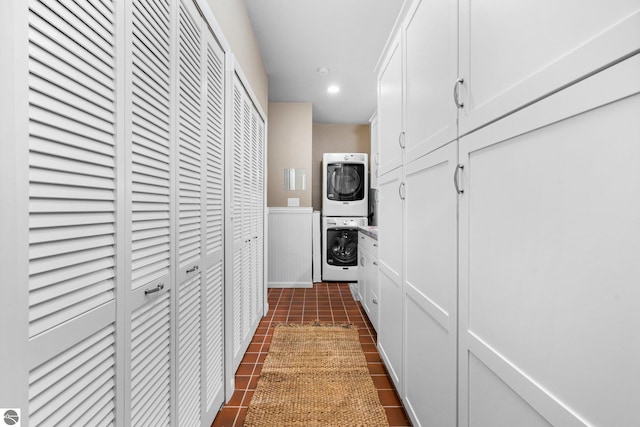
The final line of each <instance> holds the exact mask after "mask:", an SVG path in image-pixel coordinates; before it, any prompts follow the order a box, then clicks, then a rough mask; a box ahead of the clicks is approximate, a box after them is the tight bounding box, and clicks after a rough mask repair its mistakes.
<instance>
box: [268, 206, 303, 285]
mask: <svg viewBox="0 0 640 427" xmlns="http://www.w3.org/2000/svg"><path fill="white" fill-rule="evenodd" d="M268 216H269V246H268V248H269V254H270V256H269V269H268V271H269V280H268V285H269V286H270V287H308V288H310V287H312V286H313V280H312V241H311V240H312V234H313V229H312V216H313V210H312V209H311V208H269V214H268Z"/></svg>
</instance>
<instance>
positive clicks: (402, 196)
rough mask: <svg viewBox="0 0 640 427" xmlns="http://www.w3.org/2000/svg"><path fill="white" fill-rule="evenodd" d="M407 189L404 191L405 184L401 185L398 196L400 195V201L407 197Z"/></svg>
mask: <svg viewBox="0 0 640 427" xmlns="http://www.w3.org/2000/svg"><path fill="white" fill-rule="evenodd" d="M404 193H405V189H404V182H401V183H400V186H399V187H398V194H399V195H400V199H402V200H404V197H405V194H404Z"/></svg>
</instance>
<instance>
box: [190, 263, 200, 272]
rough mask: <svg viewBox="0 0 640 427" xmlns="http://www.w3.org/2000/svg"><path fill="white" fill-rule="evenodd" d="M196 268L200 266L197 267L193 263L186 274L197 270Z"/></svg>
mask: <svg viewBox="0 0 640 427" xmlns="http://www.w3.org/2000/svg"><path fill="white" fill-rule="evenodd" d="M198 269H200V267H198V266H197V265H194V266H193V267H191V268H190V269H188V270H187V274H190V273H193V272H194V271H198Z"/></svg>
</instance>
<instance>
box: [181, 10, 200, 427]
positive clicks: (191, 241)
mask: <svg viewBox="0 0 640 427" xmlns="http://www.w3.org/2000/svg"><path fill="white" fill-rule="evenodd" d="M177 43H178V46H177V48H178V70H177V73H178V76H177V77H178V105H177V107H178V111H177V114H178V129H177V130H178V132H177V144H178V176H177V185H178V207H177V208H178V212H177V223H178V238H177V240H178V241H177V257H178V271H177V277H178V278H177V281H176V282H177V283H178V289H177V293H178V294H177V310H176V316H177V334H178V335H177V337H176V341H177V357H178V360H177V363H178V367H177V399H178V407H177V410H178V414H177V415H178V421H177V422H178V425H180V426H185V427H187V426H199V425H200V424H201V407H202V403H201V397H202V396H201V373H202V370H201V355H202V342H201V341H202V335H201V334H202V327H201V326H202V325H201V306H202V297H203V296H202V284H203V274H202V270H203V265H202V250H203V239H202V235H203V234H204V233H205V232H206V230H205V229H204V227H203V221H202V219H203V218H202V204H203V200H204V199H203V197H202V192H203V190H202V180H203V175H202V173H201V168H202V163H203V158H202V156H203V152H202V139H203V111H204V108H205V106H204V103H203V90H202V89H203V78H202V68H203V67H202V65H203V59H202V58H203V56H202V20H201V18H200V16H199V13H198V11H197V10H196V8H195V6H194V5H193V3H192V2H191V1H190V0H181V1H180V2H179V4H178V40H177Z"/></svg>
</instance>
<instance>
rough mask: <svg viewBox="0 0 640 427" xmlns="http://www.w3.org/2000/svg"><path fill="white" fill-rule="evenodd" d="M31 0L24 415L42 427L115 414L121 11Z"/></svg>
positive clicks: (103, 420) (107, 4) (103, 4)
mask: <svg viewBox="0 0 640 427" xmlns="http://www.w3.org/2000/svg"><path fill="white" fill-rule="evenodd" d="M28 5H29V12H28V22H29V29H28V53H29V60H28V69H29V78H28V79H29V80H28V84H29V89H28V100H29V110H28V116H29V117H28V118H29V121H28V132H29V141H28V144H29V157H28V166H29V185H28V188H29V281H28V292H29V307H28V313H29V314H28V322H29V327H28V335H29V338H28V339H29V342H28V353H27V359H28V360H27V361H26V362H25V363H26V364H27V367H28V370H29V374H28V375H29V377H28V378H29V392H28V395H29V396H28V398H29V403H28V414H24V412H23V416H28V418H29V425H30V426H39V425H43V426H48V425H57V424H61V425H68V426H74V425H80V426H85V425H91V426H102V425H111V424H113V423H114V422H115V400H116V396H115V391H116V369H115V364H116V346H115V321H116V309H115V287H116V272H115V251H116V216H117V215H116V137H115V134H116V125H115V121H116V70H115V64H116V59H115V55H116V52H115V40H116V37H115V28H116V13H115V10H114V4H113V3H112V2H111V1H108V0H102V1H92V2H70V1H64V2H62V1H60V2H59V1H54V0H42V1H35V0H33V1H29V3H28ZM16 7H18V6H16ZM25 31H26V28H25ZM25 409H26V408H25ZM23 411H24V409H23Z"/></svg>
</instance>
